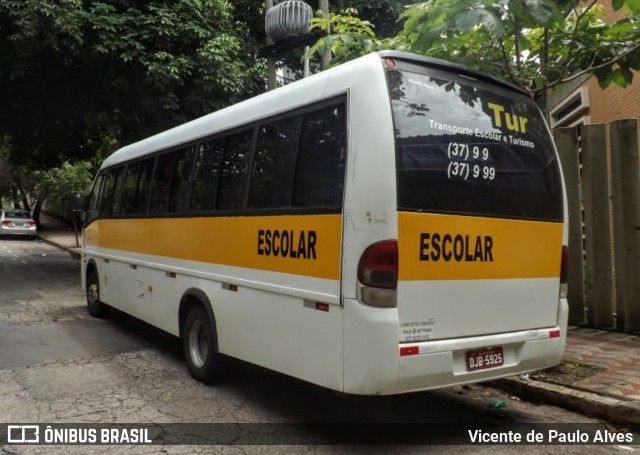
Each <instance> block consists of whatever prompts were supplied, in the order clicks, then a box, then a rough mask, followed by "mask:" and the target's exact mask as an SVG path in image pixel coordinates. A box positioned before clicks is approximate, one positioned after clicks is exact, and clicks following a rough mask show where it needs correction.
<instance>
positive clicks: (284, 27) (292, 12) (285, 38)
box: [263, 0, 329, 90]
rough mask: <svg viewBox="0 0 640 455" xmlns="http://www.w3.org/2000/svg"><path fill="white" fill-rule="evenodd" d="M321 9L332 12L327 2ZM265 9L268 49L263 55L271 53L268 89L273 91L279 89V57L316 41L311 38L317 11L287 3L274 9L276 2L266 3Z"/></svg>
mask: <svg viewBox="0 0 640 455" xmlns="http://www.w3.org/2000/svg"><path fill="white" fill-rule="evenodd" d="M320 6H321V9H322V8H323V7H324V8H325V9H324V11H325V12H328V7H329V4H328V1H327V0H321V5H320ZM265 9H266V12H265V32H266V35H267V46H265V47H264V48H263V51H265V53H267V71H268V79H267V88H268V89H269V90H271V89H273V88H275V87H276V60H275V59H276V56H277V55H279V54H282V53H283V52H286V51H288V50H291V49H294V48H296V47H301V46H305V45H308V43H309V42H310V39H313V35H312V34H309V26H310V24H311V19H312V17H313V9H312V8H311V6H309V5H308V4H307V3H305V2H304V1H302V0H284V1H283V2H281V3H278V4H277V5H274V0H265ZM323 62H324V59H323ZM323 66H324V63H323ZM308 73H309V69H308V62H305V66H304V76H305V77H306V76H307V75H308Z"/></svg>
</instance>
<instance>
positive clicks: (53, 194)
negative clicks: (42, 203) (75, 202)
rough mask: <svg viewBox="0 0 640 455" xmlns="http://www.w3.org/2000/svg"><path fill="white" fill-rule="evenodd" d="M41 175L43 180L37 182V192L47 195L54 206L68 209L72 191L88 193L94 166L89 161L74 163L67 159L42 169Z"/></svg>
mask: <svg viewBox="0 0 640 455" xmlns="http://www.w3.org/2000/svg"><path fill="white" fill-rule="evenodd" d="M39 177H41V180H39V182H38V183H37V185H36V188H35V192H36V193H39V194H41V195H46V196H47V197H48V201H49V203H50V204H51V205H52V206H54V207H56V208H58V209H62V210H63V211H66V209H68V205H69V197H70V196H71V194H72V193H75V192H78V193H81V194H87V193H88V192H89V190H90V188H91V182H92V166H91V163H90V162H88V161H80V162H77V163H73V164H72V163H70V162H68V161H65V162H64V163H62V164H61V165H60V166H58V167H55V168H51V169H49V170H47V171H40V172H39Z"/></svg>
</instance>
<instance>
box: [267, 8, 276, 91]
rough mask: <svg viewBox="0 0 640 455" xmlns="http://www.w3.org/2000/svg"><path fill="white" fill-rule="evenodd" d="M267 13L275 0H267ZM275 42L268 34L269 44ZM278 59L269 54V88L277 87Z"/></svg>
mask: <svg viewBox="0 0 640 455" xmlns="http://www.w3.org/2000/svg"><path fill="white" fill-rule="evenodd" d="M264 6H265V13H266V12H267V11H269V10H270V9H271V8H273V0H265V2H264ZM269 44H273V40H272V39H271V38H269V36H267V45H269ZM276 85H277V84H276V60H275V58H274V57H273V56H271V55H269V56H267V90H273V89H274V88H276Z"/></svg>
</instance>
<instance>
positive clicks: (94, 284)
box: [87, 271, 108, 318]
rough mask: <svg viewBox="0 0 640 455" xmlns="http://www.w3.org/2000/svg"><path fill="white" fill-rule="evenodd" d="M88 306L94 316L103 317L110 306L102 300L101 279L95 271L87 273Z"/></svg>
mask: <svg viewBox="0 0 640 455" xmlns="http://www.w3.org/2000/svg"><path fill="white" fill-rule="evenodd" d="M87 308H88V309H89V314H90V315H91V316H93V317H94V318H103V317H105V316H106V315H107V311H108V308H107V306H106V305H105V304H104V303H102V302H101V301H100V281H99V280H98V273H97V272H95V271H92V272H91V273H89V275H87Z"/></svg>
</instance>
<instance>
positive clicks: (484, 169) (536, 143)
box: [387, 69, 562, 221]
mask: <svg viewBox="0 0 640 455" xmlns="http://www.w3.org/2000/svg"><path fill="white" fill-rule="evenodd" d="M427 71H431V70H427V69H425V73H426V72H427ZM387 82H388V85H389V92H390V96H391V103H392V107H393V115H394V122H395V134H396V162H397V174H398V208H399V210H410V211H425V212H443V213H454V214H465V215H480V216H493V217H508V218H523V219H532V220H549V221H559V220H562V187H561V181H560V170H559V164H558V161H557V158H556V154H555V151H554V147H553V143H552V141H551V137H550V135H549V133H548V130H547V128H546V125H545V123H544V120H543V118H542V116H541V114H540V111H539V110H538V109H537V108H536V106H535V105H534V103H533V101H531V100H530V99H528V98H527V97H526V96H524V95H523V94H521V93H518V92H515V91H511V90H508V89H506V88H503V87H500V86H498V85H495V86H494V85H489V84H487V83H478V82H474V81H471V80H469V81H467V80H465V79H462V78H460V77H458V76H457V75H454V74H451V75H449V74H447V73H444V72H440V71H436V70H433V72H432V73H431V74H419V73H415V72H409V71H398V70H388V71H387Z"/></svg>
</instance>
